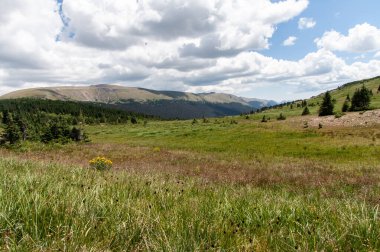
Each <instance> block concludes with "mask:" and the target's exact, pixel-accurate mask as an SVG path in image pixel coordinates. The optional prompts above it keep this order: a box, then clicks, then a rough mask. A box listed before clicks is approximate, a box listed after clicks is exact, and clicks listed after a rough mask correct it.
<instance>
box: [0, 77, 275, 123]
mask: <svg viewBox="0 0 380 252" xmlns="http://www.w3.org/2000/svg"><path fill="white" fill-rule="evenodd" d="M16 98H39V99H50V100H61V101H82V102H99V103H104V104H107V105H108V106H110V107H116V108H121V109H124V110H128V111H133V112H138V113H144V114H149V115H154V116H160V117H162V118H166V119H174V118H179V119H189V118H200V117H203V116H205V117H218V116H228V115H237V114H240V113H245V112H249V111H251V110H256V109H259V108H261V107H264V106H268V104H274V103H275V102H274V101H267V100H260V99H251V98H242V97H238V96H234V95H230V94H222V93H201V94H194V93H186V92H176V91H156V90H149V89H144V88H133V87H123V86H118V85H104V84H102V85H93V86H86V87H69V86H66V87H49V88H32V89H24V90H19V91H15V92H12V93H9V94H6V95H3V96H1V97H0V99H16Z"/></svg>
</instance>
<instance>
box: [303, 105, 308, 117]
mask: <svg viewBox="0 0 380 252" xmlns="http://www.w3.org/2000/svg"><path fill="white" fill-rule="evenodd" d="M302 115H303V116H305V115H310V110H309V108H308V107H307V106H306V107H305V108H304V109H303V111H302Z"/></svg>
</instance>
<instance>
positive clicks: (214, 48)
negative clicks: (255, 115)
mask: <svg viewBox="0 0 380 252" xmlns="http://www.w3.org/2000/svg"><path fill="white" fill-rule="evenodd" d="M379 9H380V1H378V0H360V1H359V0H345V1H342V0H282V1H279V0H207V1H205V0H33V1H31V0H0V94H4V93H6V92H9V91H12V90H16V89H20V88H29V87H39V86H59V85H61V86H62V85H88V84H99V83H117V84H120V85H125V86H137V87H144V88H152V89H159V90H179V91H190V92H211V91H212V92H226V93H232V94H236V95H240V96H246V97H257V98H265V99H275V100H278V101H281V100H291V99H297V98H306V97H309V96H311V95H315V94H318V93H320V92H322V91H324V90H327V89H330V88H334V87H337V86H338V85H341V84H343V83H346V82H348V81H351V80H357V79H363V78H368V77H374V76H377V75H380V16H379V15H378V12H379Z"/></svg>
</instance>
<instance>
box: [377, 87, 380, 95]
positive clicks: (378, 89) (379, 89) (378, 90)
mask: <svg viewBox="0 0 380 252" xmlns="http://www.w3.org/2000/svg"><path fill="white" fill-rule="evenodd" d="M377 93H380V85H379V87H378V88H377Z"/></svg>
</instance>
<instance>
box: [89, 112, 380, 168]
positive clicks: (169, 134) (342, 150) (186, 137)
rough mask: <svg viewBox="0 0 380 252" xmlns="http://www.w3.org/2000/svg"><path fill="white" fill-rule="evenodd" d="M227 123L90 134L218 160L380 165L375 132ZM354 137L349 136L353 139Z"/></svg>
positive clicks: (187, 123)
mask: <svg viewBox="0 0 380 252" xmlns="http://www.w3.org/2000/svg"><path fill="white" fill-rule="evenodd" d="M236 120H237V121H238V122H239V123H238V124H237V125H235V124H230V123H229V120H228V119H224V121H225V123H223V122H222V120H220V119H219V122H218V123H215V122H213V121H211V122H210V123H198V124H195V125H192V124H191V121H173V122H152V123H150V124H148V126H146V127H142V126H133V127H131V126H125V125H118V126H117V125H116V126H115V125H114V126H107V127H99V126H93V127H89V128H88V129H87V130H88V132H89V134H90V135H91V138H92V140H93V142H95V143H104V142H112V143H120V144H128V145H132V146H148V147H160V148H163V149H175V150H189V151H194V152H198V153H203V154H204V153H209V154H212V155H215V156H218V157H219V159H226V160H227V161H231V160H236V159H238V160H240V161H242V160H246V161H249V160H252V159H256V158H260V159H265V160H273V159H275V160H276V161H277V160H278V159H281V158H298V159H309V160H316V161H323V162H331V163H350V162H367V163H368V161H369V162H370V163H373V162H375V163H376V162H377V163H378V162H380V146H379V145H378V144H377V142H376V139H375V140H374V136H375V138H376V134H379V135H378V138H380V131H379V130H378V129H377V128H376V127H375V128H372V129H366V131H364V132H363V131H360V130H359V131H353V130H352V129H347V130H343V132H341V133H339V132H336V133H334V131H332V130H316V129H314V130H312V129H303V123H302V122H297V123H291V122H271V123H261V122H259V121H257V120H256V121H255V120H246V119H243V118H241V119H236ZM348 134H350V136H348Z"/></svg>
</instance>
